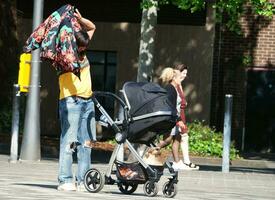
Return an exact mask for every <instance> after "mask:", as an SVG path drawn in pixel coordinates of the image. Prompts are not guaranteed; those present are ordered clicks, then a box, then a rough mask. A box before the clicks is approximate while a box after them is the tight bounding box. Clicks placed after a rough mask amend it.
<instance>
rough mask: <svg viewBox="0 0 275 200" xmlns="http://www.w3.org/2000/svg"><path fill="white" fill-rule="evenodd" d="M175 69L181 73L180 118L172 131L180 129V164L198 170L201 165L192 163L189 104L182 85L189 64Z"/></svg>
mask: <svg viewBox="0 0 275 200" xmlns="http://www.w3.org/2000/svg"><path fill="white" fill-rule="evenodd" d="M174 69H175V71H176V73H179V76H180V84H178V85H177V86H176V90H177V94H178V98H177V110H178V113H179V115H180V120H179V121H178V122H177V125H176V127H175V128H174V129H173V130H172V131H178V132H179V133H180V136H181V142H180V146H181V151H182V154H183V164H184V165H181V164H180V166H183V167H181V168H183V169H184V170H198V169H199V166H197V165H195V164H194V163H192V162H191V161H190V158H189V143H188V139H189V136H188V128H187V126H186V119H185V112H184V111H185V108H186V106H187V102H186V99H185V96H184V92H183V89H182V85H181V83H182V81H183V80H184V79H185V78H186V76H187V66H186V65H184V64H180V65H177V66H175V68H174Z"/></svg>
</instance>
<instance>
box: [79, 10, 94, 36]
mask: <svg viewBox="0 0 275 200" xmlns="http://www.w3.org/2000/svg"><path fill="white" fill-rule="evenodd" d="M74 16H75V17H76V18H77V20H78V22H79V23H80V25H81V26H82V27H83V28H84V29H85V30H86V31H87V34H88V35H89V38H90V39H92V37H93V35H94V32H95V29H96V27H95V24H94V23H93V22H91V21H90V20H88V19H86V18H84V17H82V16H81V14H80V12H79V11H78V9H76V10H75V13H74Z"/></svg>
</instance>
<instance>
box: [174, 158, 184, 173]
mask: <svg viewBox="0 0 275 200" xmlns="http://www.w3.org/2000/svg"><path fill="white" fill-rule="evenodd" d="M172 167H173V169H174V170H175V171H179V170H183V168H184V167H185V164H183V162H182V160H180V161H179V162H173V164H172Z"/></svg>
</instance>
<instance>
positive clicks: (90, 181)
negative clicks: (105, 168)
mask: <svg viewBox="0 0 275 200" xmlns="http://www.w3.org/2000/svg"><path fill="white" fill-rule="evenodd" d="M104 183H105V180H104V176H103V175H102V174H101V173H100V171H98V170H97V169H95V168H92V169H89V170H88V171H87V172H86V173H85V176H84V186H85V188H86V189H87V190H88V191H89V192H93V193H96V192H99V191H100V190H102V188H103V186H104Z"/></svg>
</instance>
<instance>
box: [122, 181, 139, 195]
mask: <svg viewBox="0 0 275 200" xmlns="http://www.w3.org/2000/svg"><path fill="white" fill-rule="evenodd" d="M117 186H118V189H119V190H120V191H121V192H122V193H123V194H132V193H133V192H134V191H136V189H137V187H138V184H136V183H118V184H117Z"/></svg>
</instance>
